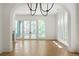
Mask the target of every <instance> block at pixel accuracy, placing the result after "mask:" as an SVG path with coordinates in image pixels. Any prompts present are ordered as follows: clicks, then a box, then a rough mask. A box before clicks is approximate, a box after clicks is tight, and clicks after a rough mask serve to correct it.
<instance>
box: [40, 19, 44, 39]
mask: <svg viewBox="0 0 79 59" xmlns="http://www.w3.org/2000/svg"><path fill="white" fill-rule="evenodd" d="M38 37H39V38H45V22H44V21H43V20H39V21H38Z"/></svg>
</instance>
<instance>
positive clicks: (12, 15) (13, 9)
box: [10, 4, 71, 46]
mask: <svg viewBox="0 0 79 59" xmlns="http://www.w3.org/2000/svg"><path fill="white" fill-rule="evenodd" d="M55 5H56V6H55V7H56V12H55V14H58V13H61V12H62V11H63V12H64V13H65V14H66V16H68V17H67V18H68V25H67V26H68V38H67V39H68V41H67V43H68V46H69V45H70V42H71V39H70V36H71V32H70V27H71V25H70V24H71V23H70V22H71V20H70V17H69V16H70V13H69V11H68V10H67V8H65V7H64V6H63V5H61V4H55ZM22 6H25V4H23V5H17V6H15V7H14V8H12V11H11V18H10V24H11V25H12V27H11V32H12V31H14V30H15V29H14V26H13V24H14V17H15V11H16V10H17V9H18V7H22ZM50 12H51V11H50ZM26 14H27V13H26ZM65 29H66V28H65ZM62 37H64V35H63V34H62Z"/></svg>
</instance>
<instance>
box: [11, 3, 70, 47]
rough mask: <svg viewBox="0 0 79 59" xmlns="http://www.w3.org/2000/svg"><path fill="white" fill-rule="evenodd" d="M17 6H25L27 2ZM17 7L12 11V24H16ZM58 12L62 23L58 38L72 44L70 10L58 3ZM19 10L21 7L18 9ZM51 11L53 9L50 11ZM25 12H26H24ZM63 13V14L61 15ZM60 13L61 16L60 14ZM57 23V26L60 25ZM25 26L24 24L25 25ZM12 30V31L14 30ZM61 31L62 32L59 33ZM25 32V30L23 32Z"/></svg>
mask: <svg viewBox="0 0 79 59" xmlns="http://www.w3.org/2000/svg"><path fill="white" fill-rule="evenodd" d="M17 7H25V4H23V5H20V6H17ZM17 7H14V9H13V12H12V15H13V16H12V20H11V22H12V24H15V21H14V20H15V12H16V10H17V9H18V8H17ZM55 7H56V13H55V15H57V17H60V19H59V20H58V19H57V24H58V25H59V24H60V26H59V28H57V29H59V30H60V31H59V30H58V31H57V32H58V33H57V35H58V36H57V39H61V40H59V41H60V42H62V43H65V42H66V43H65V44H66V45H67V46H69V45H70V28H69V27H70V23H69V22H70V20H69V19H70V18H69V17H68V16H70V15H69V12H68V10H67V9H66V8H65V7H63V6H62V5H61V4H60V5H57V4H56V6H55ZM18 10H19V9H18ZM50 12H51V11H50ZM24 13H25V12H24ZM26 14H28V13H26ZM60 14H61V15H60ZM58 15H59V16H58ZM29 18H31V16H30V17H29ZM27 23H28V22H27ZM58 25H57V26H58ZM23 27H24V26H23ZM13 30H14V31H15V26H14V25H13ZM13 30H12V31H13ZM59 32H60V33H59ZM23 33H24V32H23ZM15 41H16V38H15Z"/></svg>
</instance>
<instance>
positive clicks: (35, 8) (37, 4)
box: [27, 3, 38, 11]
mask: <svg viewBox="0 0 79 59" xmlns="http://www.w3.org/2000/svg"><path fill="white" fill-rule="evenodd" d="M27 5H28V7H29V9H30V10H31V11H36V9H37V6H38V3H36V8H35V9H34V10H33V9H32V8H30V6H29V3H27ZM31 6H32V5H31Z"/></svg>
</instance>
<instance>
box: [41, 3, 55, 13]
mask: <svg viewBox="0 0 79 59" xmlns="http://www.w3.org/2000/svg"><path fill="white" fill-rule="evenodd" d="M47 5H48V4H47ZM53 6H54V3H53V4H52V6H51V7H50V9H48V10H43V8H42V4H41V3H40V8H41V10H42V11H44V12H49V11H50V10H51V9H52V7H53Z"/></svg>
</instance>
